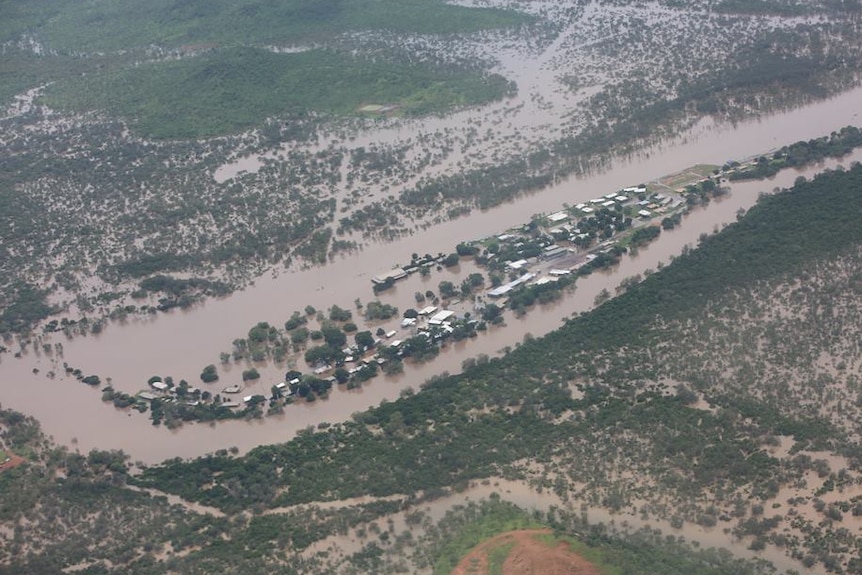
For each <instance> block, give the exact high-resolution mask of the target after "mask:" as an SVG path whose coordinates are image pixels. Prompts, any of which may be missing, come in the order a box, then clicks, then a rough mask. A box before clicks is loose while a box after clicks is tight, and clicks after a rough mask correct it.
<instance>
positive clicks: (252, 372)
mask: <svg viewBox="0 0 862 575" xmlns="http://www.w3.org/2000/svg"><path fill="white" fill-rule="evenodd" d="M255 379H260V372H258V371H257V369H255V368H251V369H247V370H245V371H243V372H242V380H243V381H253V380H255Z"/></svg>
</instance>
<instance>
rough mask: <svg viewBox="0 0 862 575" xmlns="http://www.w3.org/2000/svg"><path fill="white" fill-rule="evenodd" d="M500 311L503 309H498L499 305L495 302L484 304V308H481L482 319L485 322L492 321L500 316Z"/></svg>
mask: <svg viewBox="0 0 862 575" xmlns="http://www.w3.org/2000/svg"><path fill="white" fill-rule="evenodd" d="M502 313H503V310H502V309H500V306H498V305H497V304H495V303H489V304H488V305H486V306H485V309H483V310H482V319H483V320H485V321H487V322H491V323H493V322H494V320H496V319H497V318H498V317H500V314H502Z"/></svg>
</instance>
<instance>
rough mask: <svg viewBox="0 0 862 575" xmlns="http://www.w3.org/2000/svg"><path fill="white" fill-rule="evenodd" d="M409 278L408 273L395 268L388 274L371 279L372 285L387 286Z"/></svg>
mask: <svg viewBox="0 0 862 575" xmlns="http://www.w3.org/2000/svg"><path fill="white" fill-rule="evenodd" d="M406 277H407V272H405V271H404V270H403V269H401V268H395V269H394V270H389V271H388V272H386V273H383V274H380V275H377V276H374V277H373V278H371V283H373V284H374V285H387V284H389V283H391V282H394V281H398V280H400V279H402V278H406Z"/></svg>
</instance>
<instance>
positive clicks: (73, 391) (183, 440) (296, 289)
mask: <svg viewBox="0 0 862 575" xmlns="http://www.w3.org/2000/svg"><path fill="white" fill-rule="evenodd" d="M860 111H862V89H857V90H854V91H852V92H849V93H847V94H844V95H842V96H839V97H837V98H834V99H832V100H829V101H825V102H821V103H818V104H814V105H811V106H808V107H805V108H801V109H798V110H796V111H793V112H789V113H784V114H779V115H775V116H772V117H768V118H765V119H763V120H761V121H758V122H752V123H747V124H742V125H739V126H736V127H716V126H711V125H709V124H707V123H704V124H701V125H700V126H698V127H696V128H695V129H694V130H693V131H692V132H690V133H687V134H685V135H684V136H682V137H680V138H679V139H678V140H677V141H675V142H673V143H669V144H667V145H666V146H663V147H661V148H659V149H652V150H649V151H648V152H645V153H643V154H641V155H640V156H638V157H635V158H632V159H629V160H624V161H623V160H621V161H618V162H616V164H615V165H614V166H613V168H612V169H611V170H609V171H607V172H605V173H602V174H598V175H595V176H591V177H589V178H583V179H572V180H569V181H563V182H561V183H559V184H558V185H556V186H554V187H553V188H549V189H548V190H546V191H544V192H542V193H540V194H536V195H533V196H529V197H525V198H522V199H520V200H518V201H516V202H512V203H509V204H505V205H503V206H500V207H498V208H495V209H492V210H488V211H485V212H477V213H474V214H472V215H470V216H469V217H465V218H461V219H458V220H455V221H451V222H446V223H443V224H440V225H438V226H435V227H431V228H428V229H426V230H423V231H417V232H416V233H415V234H414V235H411V236H408V237H405V238H403V239H401V240H399V241H397V242H394V243H389V244H378V245H371V246H367V247H366V248H365V249H364V250H363V251H361V252H359V253H356V254H353V255H351V256H349V257H345V258H342V259H339V260H337V261H335V262H333V263H331V264H329V265H327V266H324V267H321V268H316V269H310V270H304V271H298V272H294V273H284V274H281V275H279V276H278V277H262V278H259V279H258V280H257V282H256V283H255V285H253V286H251V287H249V288H247V289H245V290H244V291H242V292H239V293H236V294H234V295H233V296H231V297H229V298H226V299H223V300H214V301H209V302H207V303H206V304H204V305H201V306H200V307H198V308H195V309H193V310H189V311H185V312H180V311H178V312H175V313H169V314H161V315H159V316H157V317H155V318H152V319H134V320H130V321H129V322H128V323H126V324H123V325H121V324H112V325H110V326H109V327H108V328H107V329H105V331H104V332H103V333H102V334H100V335H91V336H87V337H80V338H76V339H73V340H66V339H64V338H63V337H62V336H59V335H58V336H56V337H55V339H54V340H53V341H62V343H63V347H64V354H63V356H62V357H53V356H48V355H42V354H39V353H37V350H32V349H30V350H28V351H27V352H26V353H25V354H24V355H23V357H22V358H21V359H15V358H14V357H12V355H11V354H5V355H3V356H2V359H0V382H2V384H0V402H2V405H3V406H4V407H11V408H15V409H18V410H20V411H23V412H25V413H28V414H31V415H34V416H36V417H37V418H38V419H39V420H40V421H41V422H42V425H43V426H44V428H45V430H46V431H47V432H48V433H49V434H51V435H53V437H54V439H55V440H56V441H58V442H60V443H63V444H66V445H72V446H78V447H79V448H80V449H81V450H89V449H91V448H93V447H99V448H118V449H119V448H122V449H124V450H125V451H126V452H128V453H129V454H131V456H132V458H133V460H140V461H144V462H157V461H160V460H163V459H165V458H169V457H176V456H179V457H191V456H196V455H200V454H203V453H207V452H211V451H214V450H216V449H220V448H227V447H231V446H236V447H238V448H239V449H240V451H246V450H248V449H250V448H252V447H254V446H256V445H260V444H265V443H273V442H279V441H284V440H287V439H289V438H290V437H292V436H293V435H294V434H295V433H296V431H297V430H300V429H303V428H305V427H307V426H309V425H317V424H318V423H320V422H324V421H329V422H335V421H340V420H344V419H346V418H348V417H350V415H351V414H352V413H354V412H357V411H361V410H364V409H366V408H368V407H370V406H373V405H376V404H378V403H379V402H380V401H381V400H384V399H386V400H392V399H394V398H397V397H398V396H399V394H400V393H401V391H402V390H404V389H405V388H408V387H412V388H414V389H418V387H419V386H420V385H421V383H422V382H423V381H425V380H426V379H427V378H428V377H430V376H432V375H435V374H439V373H441V372H443V371H449V372H454V371H458V370H459V369H460V366H461V363H462V362H463V361H464V360H465V359H467V358H469V357H474V356H476V355H478V354H480V353H485V354H489V355H490V354H495V353H499V351H500V350H501V349H502V348H504V347H506V346H513V345H515V344H516V343H517V342H519V341H521V340H522V339H523V336H524V334H526V333H531V334H533V335H535V336H539V335H542V334H544V333H547V332H548V331H550V330H552V329H554V328H556V327H557V326H559V325H560V323H561V320H562V319H563V318H564V317H566V316H568V315H570V314H572V313H575V312H578V311H583V310H586V309H588V308H589V307H591V306H592V304H593V301H594V299H595V296H596V295H597V294H598V293H599V292H601V291H602V290H603V289H608V290H610V291H611V292H613V290H614V288H615V287H616V286H617V285H618V284H619V282H620V281H621V280H622V279H624V278H626V277H629V276H632V275H634V274H638V273H643V272H644V271H645V270H647V269H655V268H656V266H657V265H659V263H660V262H665V263H666V262H668V261H669V260H670V258H671V257H673V256H674V255H676V254H678V253H680V252H681V250H682V249H683V247H684V246H686V245H692V244H694V243H696V241H697V238H698V236H700V234H702V233H704V232H712V231H713V230H715V229H717V228H719V227H720V226H722V225H724V224H726V223H729V222H732V221H734V219H735V218H736V213H737V211H738V210H739V209H746V208H748V207H750V206H751V205H752V204H753V203H754V202H755V201H756V197H757V195H758V193H760V192H761V191H769V190H771V189H772V188H774V187H775V186H787V185H790V184H792V183H793V180H794V179H795V178H796V177H797V176H799V175H800V173H802V174H804V175H806V176H812V175H813V174H814V173H816V172H817V171H818V170H820V169H822V167H814V168H811V169H808V170H805V171H804V172H796V171H785V172H783V173H781V174H779V175H778V176H777V177H776V178H775V179H773V180H771V181H767V182H755V183H745V184H738V185H734V186H733V187H732V193H731V194H730V195H729V196H728V197H726V198H723V199H722V200H721V201H715V202H712V204H711V205H710V206H709V207H708V208H706V209H699V210H696V211H694V212H693V213H692V214H691V215H689V216H688V217H687V218H686V219H685V220H684V222H683V226H682V227H681V228H678V229H676V230H673V231H671V232H665V233H662V234H661V236H660V238H659V240H658V241H656V242H655V243H654V244H653V245H651V246H649V247H648V248H646V249H642V250H641V251H640V253H639V254H638V255H637V256H636V257H632V258H625V259H624V260H623V262H622V264H621V265H620V266H618V267H617V268H616V269H614V270H612V271H609V272H605V273H598V274H594V275H593V276H591V277H589V278H586V279H583V280H579V282H578V286H577V291H576V293H575V294H574V296H572V297H569V298H567V299H565V300H564V301H561V302H558V303H556V304H554V305H550V306H546V307H544V308H542V309H537V310H535V311H531V312H530V313H529V314H528V315H527V316H526V317H524V318H522V319H514V318H512V317H508V318H507V322H508V327H506V328H503V329H494V330H491V331H489V332H488V333H487V334H484V335H482V336H480V337H479V338H477V339H476V340H473V341H468V342H462V343H459V344H453V345H450V346H449V348H448V350H447V351H446V352H445V353H443V354H442V355H441V356H440V358H439V359H438V360H436V361H434V362H433V363H431V364H426V365H422V366H418V367H410V368H408V369H407V371H406V372H405V374H403V375H401V376H398V377H396V378H383V377H379V378H377V379H375V380H372V381H371V382H369V383H368V384H366V385H365V386H364V387H363V388H362V389H360V390H354V391H349V392H348V391H334V392H333V394H332V395H331V397H330V399H329V400H326V401H317V402H315V403H314V404H310V405H296V406H290V407H288V408H287V409H286V411H285V414H284V415H282V416H275V417H267V418H264V419H263V420H259V421H252V422H242V421H232V422H225V423H220V424H218V425H201V424H194V425H186V426H185V427H183V428H181V429H179V430H175V431H170V430H167V429H164V428H154V427H153V426H152V425H151V424H150V422H149V421H148V419H147V417H145V416H141V415H139V414H137V413H132V414H129V413H126V412H123V411H119V410H116V409H114V408H113V407H112V406H107V405H104V404H102V402H101V401H99V396H100V392H99V391H98V390H96V389H90V388H88V387H87V386H86V385H84V384H82V383H80V382H78V381H76V380H75V379H74V378H66V377H62V376H61V374H62V372H63V366H62V364H63V362H67V363H68V364H69V365H70V366H73V367H77V368H80V369H81V370H82V371H83V372H84V373H85V374H91V373H94V374H98V375H99V376H100V377H101V378H102V380H103V381H105V379H106V378H108V377H110V378H111V382H112V384H113V385H114V387H115V388H117V389H119V390H123V391H126V392H130V393H134V392H136V391H139V390H141V389H144V388H145V387H146V381H147V379H148V378H149V377H150V376H152V375H161V376H165V375H171V376H173V377H174V378H175V379H176V380H179V379H180V378H185V379H187V380H188V381H189V382H191V383H192V384H193V385H197V384H198V383H199V377H198V375H199V374H200V371H201V369H202V368H203V366H205V365H207V364H210V363H216V364H217V363H218V356H219V353H220V352H222V351H230V349H231V342H232V341H233V340H234V339H235V338H238V337H244V336H245V334H246V333H247V332H248V330H249V328H250V327H252V326H253V325H254V324H255V323H257V322H259V321H268V322H270V323H272V324H275V325H279V326H280V325H281V324H283V322H284V321H285V320H286V319H287V318H288V317H289V316H290V314H291V313H292V312H293V311H296V310H302V309H303V308H304V307H305V306H306V305H309V304H310V305H313V306H315V307H316V308H318V309H325V308H327V307H329V306H330V305H332V304H338V305H340V306H341V307H344V308H348V309H350V308H353V302H354V300H355V299H356V298H357V297H358V298H360V299H361V300H362V301H363V302H367V301H369V300H371V299H372V298H373V294H372V292H371V283H370V278H371V276H372V275H375V274H377V273H380V272H381V271H384V270H386V269H388V268H390V267H391V266H392V265H394V264H397V263H400V264H404V263H407V262H408V261H409V260H410V255H411V254H412V253H414V252H417V253H421V254H424V253H437V252H447V253H448V252H450V251H452V249H453V248H454V246H455V244H456V243H458V242H459V241H461V240H470V239H475V238H479V237H484V236H488V235H491V234H494V233H498V232H501V231H503V230H504V229H506V228H508V227H511V226H514V225H518V224H521V223H524V222H526V221H528V220H529V217H530V216H531V215H532V214H535V213H540V212H550V211H554V210H557V209H559V208H560V207H561V206H562V205H563V204H564V203H567V204H572V205H574V204H576V203H578V202H581V201H587V200H589V199H590V198H593V197H596V196H597V195H600V194H604V193H608V192H610V191H614V190H617V189H619V188H621V187H624V186H629V185H633V184H638V183H641V182H646V181H651V180H653V179H656V178H658V177H660V176H663V175H666V174H669V173H672V172H675V171H679V170H682V169H684V168H686V167H688V166H690V165H692V164H695V163H717V164H720V163H723V162H724V161H727V160H730V159H742V158H745V157H748V156H751V155H755V154H758V153H761V152H765V151H767V150H770V149H774V148H776V147H779V146H780V145H783V144H786V143H790V142H793V141H796V140H800V139H808V138H812V137H818V136H821V135H824V134H828V133H829V132H830V131H832V130H835V129H838V128H840V127H842V126H844V125H847V124H850V123H853V122H856V121H857V119H858V118H857V115H858V113H859V112H860ZM860 159H862V156H860V154H858V153H857V154H855V155H854V156H853V157H852V158H846V159H844V160H842V162H841V163H843V164H845V165H849V163H850V161H853V160H860ZM835 164H836V162H829V163H827V164H825V166H826V167H828V166H832V165H835ZM469 265H470V264H462V266H461V267H462V269H461V270H460V271H461V273H462V274H463V273H466V272H468V271H469ZM452 273H455V272H451V271H448V270H444V271H442V272H436V273H433V274H432V275H431V277H430V278H421V277H418V276H412V277H411V278H409V279H408V280H405V281H404V282H401V283H399V284H398V285H397V287H396V289H394V290H390V292H388V293H386V294H384V295H382V296H381V301H384V302H386V303H392V304H393V305H397V306H398V307H399V308H400V309H401V310H403V309H405V308H407V307H413V306H414V305H415V301H414V298H413V294H414V292H416V291H425V290H426V289H433V290H434V291H437V284H438V283H439V282H440V281H442V280H445V279H448V277H449V275H450V274H452ZM453 280H454V278H453ZM246 368H247V367H246V366H245V365H235V366H233V367H232V368H231V369H229V370H226V369H225V368H223V367H220V368H219V369H220V372H221V374H222V377H221V380H220V381H219V382H218V383H217V384H213V389H212V391H214V392H217V391H220V390H221V389H222V388H223V387H225V386H227V385H229V384H231V383H238V382H239V380H240V373H241V371H242V370H243V369H246ZM259 369H260V371H261V373H262V374H263V377H261V380H260V383H259V384H258V385H257V387H249V388H248V391H247V392H246V393H256V392H262V393H268V391H269V388H270V386H271V385H272V384H273V383H275V382H276V381H280V380H281V379H280V376H281V375H283V372H284V370H285V369H286V368H284V367H275V366H268V367H266V366H260V367H259ZM34 370H38V372H37V373H34ZM51 370H54V371H55V372H57V377H56V379H53V380H52V379H48V378H47V377H46V373H47V372H49V371H51Z"/></svg>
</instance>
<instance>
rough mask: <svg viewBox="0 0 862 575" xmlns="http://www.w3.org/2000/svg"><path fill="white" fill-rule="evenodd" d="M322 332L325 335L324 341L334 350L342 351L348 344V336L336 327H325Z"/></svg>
mask: <svg viewBox="0 0 862 575" xmlns="http://www.w3.org/2000/svg"><path fill="white" fill-rule="evenodd" d="M320 331H321V333H323V341H325V342H326V345H328V346H329V347H331V348H333V349H341V348H343V347H344V344H345V343H347V336H346V335H345V334H344V332H343V331H341V330H340V329H339V328H338V327H336V326H334V325H325V326H323V327H322V328H320Z"/></svg>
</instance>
